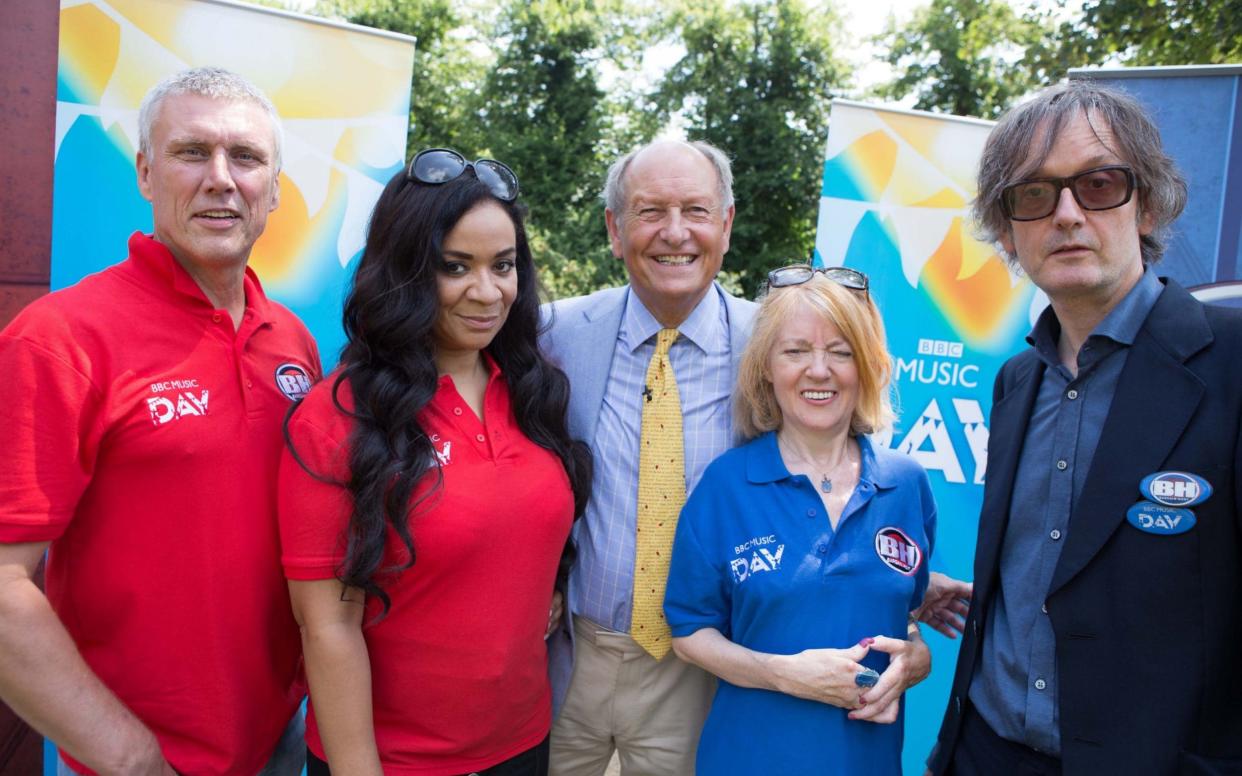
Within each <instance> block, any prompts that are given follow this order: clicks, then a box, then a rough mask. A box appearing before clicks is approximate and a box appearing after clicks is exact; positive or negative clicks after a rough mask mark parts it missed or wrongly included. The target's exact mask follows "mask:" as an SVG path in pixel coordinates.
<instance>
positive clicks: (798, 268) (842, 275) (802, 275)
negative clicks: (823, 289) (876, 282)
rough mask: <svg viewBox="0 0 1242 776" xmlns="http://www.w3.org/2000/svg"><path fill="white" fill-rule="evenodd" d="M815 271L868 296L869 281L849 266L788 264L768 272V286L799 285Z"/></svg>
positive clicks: (812, 275) (811, 276)
mask: <svg viewBox="0 0 1242 776" xmlns="http://www.w3.org/2000/svg"><path fill="white" fill-rule="evenodd" d="M817 272H818V273H820V274H822V275H823V276H824V277H826V278H828V279H829V280H831V281H832V282H834V283H836V284H837V285H839V286H845V287H846V288H848V289H849V290H851V291H859V292H861V293H862V295H863V296H864V297H866V296H868V291H867V289H868V288H869V287H870V285H871V282H870V281H869V280H867V276H866V275H864V274H863V273H861V272H859V271H858V270H856V269H850V268H849V267H812V266H811V265H810V264H790V265H789V266H787V267H781V268H780V269H774V270H772V271H771V272H769V273H768V288H784V287H785V286H800V285H802V284H803V283H805V282H807V281H808V280H810V279H811V278H813V277H815V273H817Z"/></svg>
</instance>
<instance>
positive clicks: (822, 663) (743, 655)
mask: <svg viewBox="0 0 1242 776" xmlns="http://www.w3.org/2000/svg"><path fill="white" fill-rule="evenodd" d="M673 649H674V650H676V652H677V654H678V656H680V657H681V658H682V659H683V660H687V661H689V662H691V663H694V664H695V665H697V666H699V667H701V668H704V669H706V670H708V671H710V672H712V673H713V674H715V675H716V676H719V677H720V678H721V679H724V680H725V681H726V682H729V683H730V684H734V685H737V686H738V687H754V688H758V689H762V690H773V691H775V692H781V693H785V694H786V695H793V696H796V697H799V698H807V699H809V700H813V701H819V702H820V703H829V704H832V705H833V706H840V707H842V708H855V707H856V706H857V705H858V702H859V695H860V694H861V693H860V690H859V689H858V687H857V685H855V683H854V678H855V677H856V676H857V675H858V672H859V671H861V670H862V669H863V667H862V665H861V664H860V663H859V662H858V661H859V660H862V658H863V656H864V655H866V654H867V647H866V646H865V645H862V644H860V645H857V646H854V647H850V648H847V649H806V650H803V651H801V652H798V653H795V654H793V655H774V654H770V653H766V652H757V651H755V650H752V649H748V648H746V647H743V646H741V645H739V644H735V643H733V642H732V641H729V640H728V639H727V638H725V637H724V634H722V633H721V632H720V631H718V630H716V629H715V628H704V629H702V630H699V631H696V632H695V633H692V634H691V635H689V636H686V637H683V638H676V639H673Z"/></svg>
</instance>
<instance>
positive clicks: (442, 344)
mask: <svg viewBox="0 0 1242 776" xmlns="http://www.w3.org/2000/svg"><path fill="white" fill-rule="evenodd" d="M441 249H442V252H443V255H444V266H443V268H442V269H441V270H440V272H439V274H438V275H437V276H436V290H437V296H438V299H439V302H440V313H439V316H438V317H437V319H436V323H435V328H434V333H435V340H436V354H435V358H436V366H437V367H438V368H439V369H440V371H441V372H442V373H445V372H451V371H454V369H455V367H460V366H465V367H469V366H472V365H473V364H474V363H475V361H474V360H472V359H478V357H479V351H481V350H482V349H483V348H486V347H487V346H488V345H490V344H491V343H492V340H493V339H495V337H496V334H497V333H499V331H500V328H501V327H502V326H504V324H505V319H506V318H508V316H509V308H510V306H512V304H513V300H514V298H516V297H517V291H518V272H517V232H516V230H515V229H514V227H513V221H512V220H511V219H510V218H509V214H508V213H507V212H505V210H504V208H502V207H501V206H500V205H498V204H496V203H495V202H494V201H490V200H488V201H484V202H482V203H480V204H478V205H475V206H474V207H473V208H471V209H470V210H468V211H466V214H465V215H464V216H462V217H461V219H460V220H459V221H458V222H457V224H456V225H455V226H454V227H453V229H452V230H451V231H450V232H449V233H448V234H447V235H446V236H445V238H444V243H443V245H442V246H441Z"/></svg>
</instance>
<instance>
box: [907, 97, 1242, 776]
mask: <svg viewBox="0 0 1242 776" xmlns="http://www.w3.org/2000/svg"><path fill="white" fill-rule="evenodd" d="M978 184H979V186H978V192H979V193H978V198H977V200H976V202H975V205H974V213H975V217H976V219H977V220H978V222H979V224H980V225H981V227H982V231H983V232H984V233H985V235H986V236H987V237H989V238H991V239H993V240H995V241H997V242H998V243H999V245H1000V246H1001V247H1002V248H1003V249H1004V251H1005V253H1006V254H1007V256H1008V257H1009V259H1010V260H1011V261H1012V262H1014V263H1015V264H1017V265H1018V266H1019V267H1020V268H1021V270H1022V271H1023V272H1024V273H1025V274H1026V275H1027V276H1028V277H1030V278H1031V280H1032V281H1034V283H1035V284H1036V285H1037V286H1038V287H1039V288H1040V289H1042V290H1043V291H1044V292H1045V293H1046V294H1047V296H1048V299H1049V302H1050V306H1049V307H1048V308H1047V309H1046V310H1044V312H1043V314H1042V315H1041V316H1040V318H1039V320H1038V322H1037V323H1036V324H1035V327H1034V329H1033V331H1032V332H1031V335H1030V336H1029V337H1028V341H1029V342H1030V343H1031V344H1032V346H1033V347H1032V348H1031V349H1030V350H1027V351H1025V352H1023V353H1021V354H1019V355H1018V356H1015V357H1014V358H1013V359H1011V360H1010V361H1009V362H1008V363H1006V364H1005V366H1004V367H1003V368H1002V369H1001V372H1000V374H999V375H998V377H997V380H996V385H995V389H994V404H993V409H992V418H991V445H990V448H989V451H988V467H987V484H986V486H985V490H984V499H983V507H982V512H981V515H980V518H979V536H978V543H977V549H976V557H975V580H974V582H975V588H974V602H973V604H972V607H971V610H970V614H969V617H968V620H967V624H966V630H965V638H964V640H963V643H962V648H961V652H960V654H959V658H958V664H957V673H956V675H955V677H954V683H953V690H952V694H951V696H950V699H949V706H948V710H947V712H946V715H945V720H944V724H943V726H942V728H941V731H940V740H939V743H938V744H937V747H936V750H935V751H934V752H933V753H932V755H931V757H930V758H929V761H928V766H929V768H930V770H931V772H932V773H934V774H937V776H939V774H959V775H962V776H976V775H977V776H982V775H984V774H996V773H1029V774H1061V773H1065V774H1103V773H1127V774H1130V773H1135V774H1137V773H1142V774H1174V773H1178V774H1187V773H1196V774H1198V773H1203V774H1207V773H1242V661H1239V660H1238V659H1237V656H1238V650H1239V639H1240V638H1242V562H1240V560H1239V551H1240V550H1242V519H1240V516H1242V505H1240V502H1242V390H1240V388H1239V386H1242V315H1239V313H1238V311H1237V310H1230V309H1224V308H1214V307H1207V306H1204V305H1202V304H1200V303H1199V302H1198V301H1196V300H1195V299H1194V298H1193V297H1191V296H1190V294H1188V293H1187V292H1186V291H1185V290H1184V289H1182V287H1181V286H1179V285H1178V284H1177V283H1176V282H1174V281H1172V280H1166V279H1161V278H1158V277H1157V276H1156V274H1155V270H1154V268H1153V265H1154V264H1155V263H1156V262H1158V261H1159V260H1160V258H1161V255H1162V253H1163V248H1164V242H1163V240H1162V232H1163V231H1164V230H1165V228H1166V227H1168V226H1169V224H1170V223H1172V221H1173V220H1174V219H1175V218H1177V216H1178V214H1180V213H1181V211H1182V208H1183V206H1184V204H1185V199H1186V186H1185V183H1184V181H1183V180H1182V178H1181V176H1180V175H1179V174H1178V172H1177V170H1176V169H1175V168H1174V166H1173V163H1172V161H1171V160H1170V159H1169V157H1168V156H1167V155H1166V154H1165V153H1164V151H1163V149H1162V146H1161V141H1160V136H1159V133H1158V131H1157V130H1156V128H1155V126H1154V125H1153V124H1152V122H1151V120H1150V118H1149V117H1148V116H1147V114H1146V113H1145V111H1144V109H1143V108H1142V107H1141V106H1140V105H1139V104H1138V103H1137V102H1136V101H1134V100H1133V99H1132V98H1130V97H1128V96H1127V95H1125V94H1124V93H1121V92H1118V91H1113V90H1110V89H1107V88H1104V87H1102V86H1099V85H1097V84H1095V83H1093V82H1091V81H1070V82H1069V83H1068V84H1065V85H1060V86H1056V87H1052V88H1050V89H1048V90H1045V91H1044V92H1042V93H1040V94H1039V95H1038V96H1037V97H1036V98H1035V99H1033V100H1031V101H1030V102H1027V103H1025V104H1023V105H1021V106H1019V107H1018V108H1016V109H1014V110H1013V111H1011V112H1010V113H1009V114H1008V115H1006V116H1005V117H1004V118H1002V120H1001V121H1000V122H999V123H998V124H997V126H996V127H995V129H994V130H993V131H992V134H991V136H990V137H989V139H988V142H987V145H986V148H985V150H984V153H983V158H982V159H981V161H980V171H979V181H978Z"/></svg>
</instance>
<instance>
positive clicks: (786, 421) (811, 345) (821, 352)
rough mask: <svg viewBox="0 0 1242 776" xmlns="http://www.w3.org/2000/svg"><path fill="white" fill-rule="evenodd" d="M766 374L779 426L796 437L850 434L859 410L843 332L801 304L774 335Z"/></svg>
mask: <svg viewBox="0 0 1242 776" xmlns="http://www.w3.org/2000/svg"><path fill="white" fill-rule="evenodd" d="M765 371H766V374H765V375H764V376H765V377H766V378H767V380H768V381H769V382H770V383H772V390H773V393H774V395H775V398H776V404H777V406H779V407H780V410H781V424H782V426H784V427H789V428H791V429H793V430H794V431H795V432H812V433H824V432H826V433H829V434H832V435H836V434H845V433H848V432H849V429H850V425H851V422H852V421H853V418H854V410H855V408H856V407H857V406H858V396H859V379H858V365H857V362H856V360H855V357H854V351H853V348H851V347H850V344H849V342H847V341H846V339H845V337H844V336H843V335H842V334H841V331H840V329H838V328H837V327H836V325H835V324H833V322H832V321H830V320H828V318H827V317H826V316H825V315H824V314H823V313H821V312H819V311H817V310H815V309H814V308H812V307H811V306H809V305H807V304H805V303H800V304H798V306H797V307H796V308H794V309H793V310H792V311H791V312H790V314H789V318H788V319H786V320H785V322H784V324H782V325H781V327H780V329H779V330H778V331H777V333H776V337H775V339H774V340H773V342H772V348H771V350H769V351H768V359H767V367H766V370H765Z"/></svg>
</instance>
